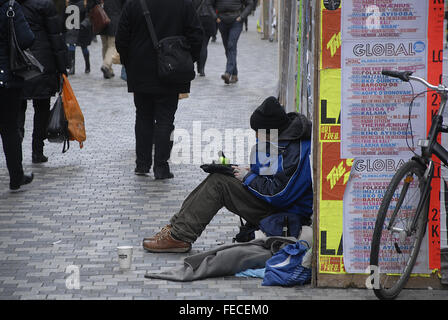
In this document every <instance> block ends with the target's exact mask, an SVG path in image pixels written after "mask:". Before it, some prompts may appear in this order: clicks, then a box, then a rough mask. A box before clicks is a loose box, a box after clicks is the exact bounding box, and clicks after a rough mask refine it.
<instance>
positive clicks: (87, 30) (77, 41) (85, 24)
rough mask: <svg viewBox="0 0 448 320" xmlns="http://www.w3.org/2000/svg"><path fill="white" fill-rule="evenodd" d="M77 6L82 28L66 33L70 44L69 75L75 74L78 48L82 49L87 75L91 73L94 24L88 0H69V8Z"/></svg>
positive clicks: (66, 40) (67, 41)
mask: <svg viewBox="0 0 448 320" xmlns="http://www.w3.org/2000/svg"><path fill="white" fill-rule="evenodd" d="M70 5H75V6H77V7H78V9H79V16H80V19H79V20H80V28H79V29H75V28H74V29H70V30H67V32H66V33H65V42H66V43H67V44H68V64H69V69H68V74H69V75H73V74H75V60H76V59H75V56H76V46H79V47H81V50H82V55H83V57H84V63H85V69H84V72H85V73H90V53H89V48H88V46H90V44H91V43H92V36H93V31H92V24H91V23H90V19H89V16H88V14H87V0H68V1H67V6H70Z"/></svg>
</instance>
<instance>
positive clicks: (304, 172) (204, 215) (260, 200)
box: [143, 97, 313, 252]
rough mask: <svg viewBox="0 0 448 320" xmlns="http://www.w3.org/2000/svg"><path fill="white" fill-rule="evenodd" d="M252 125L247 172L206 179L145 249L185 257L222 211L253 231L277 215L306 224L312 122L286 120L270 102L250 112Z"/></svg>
mask: <svg viewBox="0 0 448 320" xmlns="http://www.w3.org/2000/svg"><path fill="white" fill-rule="evenodd" d="M250 125H251V128H252V129H254V130H255V131H256V134H257V144H256V146H254V149H253V150H252V153H251V163H252V164H251V166H250V168H245V167H242V166H235V167H234V176H230V175H225V174H220V173H213V174H210V175H209V176H208V177H207V178H206V179H205V180H204V181H203V182H202V183H201V184H200V185H199V186H198V187H197V188H196V189H195V190H193V192H191V193H190V195H189V196H188V197H187V198H186V199H185V201H184V203H183V204H182V207H181V209H180V211H179V212H178V213H177V214H175V215H174V216H173V217H172V218H171V220H170V224H168V225H167V226H165V227H164V228H162V230H161V231H160V232H158V233H157V234H156V235H155V236H153V237H151V238H145V239H144V240H143V248H144V249H146V250H147V251H150V252H188V251H189V250H190V249H191V244H192V243H193V242H194V241H195V240H196V239H197V238H198V237H199V236H200V235H201V233H202V231H204V229H205V228H206V226H207V225H208V224H209V223H210V221H211V220H212V219H213V217H214V216H215V215H216V213H217V212H218V211H219V210H220V209H221V208H222V207H225V208H227V209H228V210H229V211H231V212H233V213H235V214H237V215H239V216H240V217H242V218H243V219H244V220H246V221H248V222H249V223H251V224H253V225H258V223H259V222H260V220H262V219H264V218H266V217H267V216H269V215H272V214H275V213H279V212H292V213H296V214H298V215H299V216H300V217H301V218H302V220H303V221H309V218H310V216H311V214H312V203H313V190H312V181H311V167H310V159H309V155H310V149H311V142H310V137H311V122H310V121H309V120H308V119H306V117H305V116H303V115H301V114H298V113H295V112H292V113H289V114H286V112H285V111H284V108H283V107H282V106H281V105H280V104H279V102H278V100H277V99H276V98H274V97H269V98H267V99H266V100H265V101H264V102H263V103H262V104H261V105H260V106H259V107H258V108H257V109H256V110H255V111H254V113H253V114H252V116H251V119H250ZM276 132H277V134H276ZM263 133H264V134H263ZM277 135H278V143H277V141H274V140H277V139H274V138H275V136H277ZM271 138H272V141H270V140H271ZM262 150H268V151H262ZM263 160H264V161H263Z"/></svg>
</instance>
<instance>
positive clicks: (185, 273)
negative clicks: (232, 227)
mask: <svg viewBox="0 0 448 320" xmlns="http://www.w3.org/2000/svg"><path fill="white" fill-rule="evenodd" d="M296 241H297V239H295V238H285V237H266V238H261V239H255V240H252V241H250V242H244V243H234V244H228V245H223V246H220V247H218V248H216V249H214V250H210V251H206V252H201V253H198V254H195V255H191V256H189V257H187V258H185V259H184V264H183V266H182V267H180V268H176V269H173V270H169V271H165V272H162V273H151V272H150V271H147V272H146V275H145V277H146V278H153V279H165V280H171V281H194V280H200V279H205V278H212V277H223V276H231V275H235V274H236V273H238V272H241V271H244V270H247V269H258V268H264V267H265V264H266V261H267V260H268V259H269V258H271V257H272V255H273V254H274V253H276V252H277V251H279V250H280V249H281V248H282V247H283V246H284V245H287V244H290V243H295V242H296Z"/></svg>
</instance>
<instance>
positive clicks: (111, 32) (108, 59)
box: [100, 0, 126, 79]
mask: <svg viewBox="0 0 448 320" xmlns="http://www.w3.org/2000/svg"><path fill="white" fill-rule="evenodd" d="M125 2H126V0H104V11H105V12H106V14H107V16H108V17H109V19H110V23H109V25H108V26H107V27H106V28H104V30H102V31H101V32H100V36H101V43H102V45H103V51H102V53H103V65H102V66H101V71H102V72H103V76H104V78H105V79H110V78H112V77H114V76H115V74H114V70H113V69H112V58H113V56H114V55H115V54H116V52H117V50H116V48H115V34H116V33H117V28H118V22H119V20H120V15H121V11H122V9H123V6H124V4H125Z"/></svg>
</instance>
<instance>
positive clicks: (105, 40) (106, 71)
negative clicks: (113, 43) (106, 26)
mask: <svg viewBox="0 0 448 320" xmlns="http://www.w3.org/2000/svg"><path fill="white" fill-rule="evenodd" d="M109 38H110V37H108V36H103V35H102V36H101V42H102V44H103V51H102V53H103V64H102V66H101V71H102V72H103V76H104V78H105V79H110V78H112V77H113V73H112V72H111V68H110V66H111V65H112V58H111V57H110V54H109V45H110V42H109ZM109 63H110V64H109Z"/></svg>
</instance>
